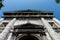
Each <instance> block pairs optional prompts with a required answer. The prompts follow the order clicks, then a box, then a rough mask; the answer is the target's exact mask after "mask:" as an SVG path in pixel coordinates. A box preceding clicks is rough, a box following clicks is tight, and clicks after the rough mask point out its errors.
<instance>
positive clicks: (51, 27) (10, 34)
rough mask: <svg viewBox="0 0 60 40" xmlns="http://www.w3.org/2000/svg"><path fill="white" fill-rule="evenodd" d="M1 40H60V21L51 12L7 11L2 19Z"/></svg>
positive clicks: (0, 25) (0, 22) (0, 21)
mask: <svg viewBox="0 0 60 40" xmlns="http://www.w3.org/2000/svg"><path fill="white" fill-rule="evenodd" d="M0 40H60V21H59V20H58V19H56V18H55V16H54V15H53V12H51V11H41V10H30V9H28V10H16V11H6V12H4V13H3V16H2V17H1V19H0Z"/></svg>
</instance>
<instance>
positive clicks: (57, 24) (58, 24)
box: [53, 18, 60, 28]
mask: <svg viewBox="0 0 60 40" xmlns="http://www.w3.org/2000/svg"><path fill="white" fill-rule="evenodd" d="M53 21H54V23H55V25H56V26H57V27H58V28H60V21H59V20H58V19H56V18H53Z"/></svg>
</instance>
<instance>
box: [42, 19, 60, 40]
mask: <svg viewBox="0 0 60 40" xmlns="http://www.w3.org/2000/svg"><path fill="white" fill-rule="evenodd" d="M41 20H42V22H43V24H44V27H45V28H46V30H47V31H48V33H49V34H50V36H51V37H52V39H53V40H60V36H59V35H58V34H57V33H56V32H55V31H54V30H53V29H52V27H51V25H50V24H49V23H48V22H47V21H46V20H45V19H44V18H42V19H41Z"/></svg>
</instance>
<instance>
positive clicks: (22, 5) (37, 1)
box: [0, 0, 60, 20]
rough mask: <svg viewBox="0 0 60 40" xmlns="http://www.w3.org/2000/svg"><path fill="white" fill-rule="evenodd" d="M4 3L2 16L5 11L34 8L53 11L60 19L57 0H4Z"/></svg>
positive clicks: (0, 12)
mask: <svg viewBox="0 0 60 40" xmlns="http://www.w3.org/2000/svg"><path fill="white" fill-rule="evenodd" d="M3 5H4V7H2V9H1V10H0V17H1V16H3V12H4V11H11V10H24V9H33V10H47V11H53V13H54V16H55V17H56V18H57V19H59V20H60V3H59V4H57V3H56V2H55V0H4V1H3Z"/></svg>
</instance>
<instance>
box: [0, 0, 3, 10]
mask: <svg viewBox="0 0 60 40" xmlns="http://www.w3.org/2000/svg"><path fill="white" fill-rule="evenodd" d="M1 7H3V4H2V0H0V9H1Z"/></svg>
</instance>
